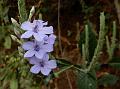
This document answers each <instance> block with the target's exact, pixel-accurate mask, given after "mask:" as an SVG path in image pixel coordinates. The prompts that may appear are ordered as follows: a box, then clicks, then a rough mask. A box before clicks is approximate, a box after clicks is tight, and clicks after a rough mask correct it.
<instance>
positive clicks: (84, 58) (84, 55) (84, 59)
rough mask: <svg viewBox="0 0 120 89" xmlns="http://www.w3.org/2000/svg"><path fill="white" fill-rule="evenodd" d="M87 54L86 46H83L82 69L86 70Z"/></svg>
mask: <svg viewBox="0 0 120 89" xmlns="http://www.w3.org/2000/svg"><path fill="white" fill-rule="evenodd" d="M85 62H86V53H85V45H84V44H82V67H83V68H86V64H85Z"/></svg>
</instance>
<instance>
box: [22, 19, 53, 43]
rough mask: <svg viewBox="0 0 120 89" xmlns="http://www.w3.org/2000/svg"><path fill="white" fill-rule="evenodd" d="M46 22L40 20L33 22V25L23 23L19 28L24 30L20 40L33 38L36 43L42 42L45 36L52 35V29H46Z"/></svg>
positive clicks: (26, 22)
mask: <svg viewBox="0 0 120 89" xmlns="http://www.w3.org/2000/svg"><path fill="white" fill-rule="evenodd" d="M46 25H47V22H44V21H42V20H34V21H33V23H31V22H29V21H25V22H23V23H22V24H21V28H22V29H23V30H26V32H25V33H24V34H22V35H21V38H29V37H31V36H34V38H35V39H36V40H37V41H42V40H43V38H44V37H45V36H46V34H52V33H53V27H52V26H49V27H46Z"/></svg>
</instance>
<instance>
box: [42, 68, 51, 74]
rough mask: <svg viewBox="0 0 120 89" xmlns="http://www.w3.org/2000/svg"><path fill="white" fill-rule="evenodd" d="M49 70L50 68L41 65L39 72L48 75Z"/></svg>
mask: <svg viewBox="0 0 120 89" xmlns="http://www.w3.org/2000/svg"><path fill="white" fill-rule="evenodd" d="M50 72H51V69H49V68H46V67H41V73H42V74H43V75H49V73H50Z"/></svg>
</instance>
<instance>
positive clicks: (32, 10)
mask: <svg viewBox="0 0 120 89" xmlns="http://www.w3.org/2000/svg"><path fill="white" fill-rule="evenodd" d="M34 13H35V7H34V6H32V8H31V10H30V14H29V18H28V20H31V18H32V16H33V15H34Z"/></svg>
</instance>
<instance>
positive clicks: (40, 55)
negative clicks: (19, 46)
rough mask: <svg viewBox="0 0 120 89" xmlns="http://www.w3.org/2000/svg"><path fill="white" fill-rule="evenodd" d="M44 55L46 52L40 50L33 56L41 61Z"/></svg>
mask: <svg viewBox="0 0 120 89" xmlns="http://www.w3.org/2000/svg"><path fill="white" fill-rule="evenodd" d="M45 53H46V52H45V51H44V50H42V49H41V50H39V51H38V52H36V53H35V56H36V57H37V58H39V59H42V58H43V57H44V55H45Z"/></svg>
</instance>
